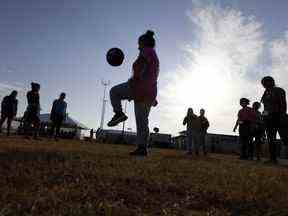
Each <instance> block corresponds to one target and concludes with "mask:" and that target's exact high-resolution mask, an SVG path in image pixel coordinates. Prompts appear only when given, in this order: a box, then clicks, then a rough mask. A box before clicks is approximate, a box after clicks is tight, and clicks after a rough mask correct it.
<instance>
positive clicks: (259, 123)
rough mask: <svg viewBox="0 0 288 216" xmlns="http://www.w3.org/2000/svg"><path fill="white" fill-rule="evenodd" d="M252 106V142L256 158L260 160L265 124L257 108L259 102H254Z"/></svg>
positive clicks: (259, 105)
mask: <svg viewBox="0 0 288 216" xmlns="http://www.w3.org/2000/svg"><path fill="white" fill-rule="evenodd" d="M252 108H253V110H254V112H255V115H256V122H255V125H254V129H253V138H254V142H253V144H254V146H255V150H256V157H257V160H258V161H260V157H261V154H262V143H263V138H265V126H264V121H263V117H262V114H261V112H260V111H259V109H260V108H261V104H260V103H259V102H254V103H253V105H252Z"/></svg>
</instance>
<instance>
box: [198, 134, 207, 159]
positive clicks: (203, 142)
mask: <svg viewBox="0 0 288 216" xmlns="http://www.w3.org/2000/svg"><path fill="white" fill-rule="evenodd" d="M206 134H207V132H206V131H201V132H200V133H199V143H200V146H202V148H203V153H204V154H205V155H206V154H207V150H206Z"/></svg>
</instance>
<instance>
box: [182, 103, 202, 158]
mask: <svg viewBox="0 0 288 216" xmlns="http://www.w3.org/2000/svg"><path fill="white" fill-rule="evenodd" d="M183 125H187V130H186V136H187V145H188V152H187V154H189V155H190V154H192V145H193V147H194V150H195V154H196V155H198V154H199V129H200V122H199V119H198V116H197V115H195V114H194V112H193V109H192V108H189V109H188V111H187V115H186V117H185V118H184V120H183Z"/></svg>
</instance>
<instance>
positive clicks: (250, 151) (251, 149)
mask: <svg viewBox="0 0 288 216" xmlns="http://www.w3.org/2000/svg"><path fill="white" fill-rule="evenodd" d="M247 144H248V158H249V159H250V160H253V159H254V142H253V137H252V136H248V137H247Z"/></svg>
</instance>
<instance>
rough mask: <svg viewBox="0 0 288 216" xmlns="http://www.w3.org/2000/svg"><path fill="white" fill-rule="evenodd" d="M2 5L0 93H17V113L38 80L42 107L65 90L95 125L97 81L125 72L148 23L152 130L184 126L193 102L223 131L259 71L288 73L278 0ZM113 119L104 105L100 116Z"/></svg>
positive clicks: (80, 115) (34, 0)
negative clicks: (112, 60) (154, 70)
mask: <svg viewBox="0 0 288 216" xmlns="http://www.w3.org/2000/svg"><path fill="white" fill-rule="evenodd" d="M0 2H1V4H0V97H2V96H3V95H5V94H6V93H7V92H8V91H10V90H11V89H12V88H17V89H19V90H22V91H23V93H21V94H20V96H19V102H20V104H19V105H20V107H19V108H20V112H19V114H21V113H23V111H24V109H25V106H26V99H25V91H27V89H28V88H29V86H30V82H31V81H38V82H39V83H40V84H41V107H42V113H46V112H48V111H50V107H51V103H52V101H53V100H54V99H55V98H56V97H58V95H59V93H60V92H62V91H65V92H66V93H67V102H68V110H69V114H70V115H71V116H72V117H75V118H76V119H77V120H80V121H81V122H83V123H84V124H86V125H87V126H89V127H94V128H97V127H98V126H99V124H100V117H101V106H102V104H101V103H102V102H101V99H102V93H103V88H102V86H101V80H102V79H104V80H110V82H111V86H112V85H115V84H117V83H120V82H122V81H126V80H127V79H128V78H129V76H130V75H131V64H132V62H133V60H135V58H136V56H137V52H138V50H137V39H138V37H139V36H140V35H141V34H142V33H144V32H145V31H146V30H147V29H152V30H154V31H155V33H156V39H157V53H158V55H159V58H160V65H161V71H160V77H159V97H158V100H159V106H158V107H157V108H155V109H153V110H152V113H151V119H150V126H151V128H153V127H154V126H158V127H160V131H162V132H170V133H173V134H176V133H177V131H179V130H181V129H183V127H182V126H181V119H182V118H183V117H184V115H185V112H186V109H187V107H188V106H192V107H193V108H194V109H195V112H198V110H199V108H201V107H204V108H206V109H207V116H208V117H209V119H210V121H211V124H212V126H211V130H210V131H211V132H222V133H229V132H230V131H231V130H232V129H231V128H232V125H233V124H234V119H235V115H236V112H237V109H239V107H238V98H240V97H241V96H248V97H250V98H251V99H254V98H255V100H256V99H258V98H259V97H260V96H261V94H260V93H261V91H262V89H259V86H258V83H259V79H261V76H262V75H264V74H274V75H275V76H276V77H277V78H278V79H279V80H282V78H283V79H284V75H283V74H285V73H284V72H286V71H285V70H288V69H287V68H286V65H285V64H284V63H285V62H286V59H287V60H288V56H287V54H286V53H285V51H283V47H285V46H287V47H288V42H287V34H286V31H287V28H288V26H287V19H288V14H287V10H288V2H287V1H286V0H277V4H276V3H275V2H276V1H263V0H241V1H240V0H239V1H238V0H232V1H231V0H221V1H200V0H199V1H191V0H181V1H175V0H146V1H135V0H123V1H117V0H105V1H104V0H103V1H100V0H85V1H83V0H49V1H47V0H25V1H23V0H1V1H0ZM115 46H117V47H120V48H121V49H122V50H123V51H124V53H125V61H124V64H123V65H122V66H121V67H118V68H113V67H111V66H109V65H108V64H107V63H106V60H105V54H106V51H107V50H108V49H109V48H111V47H115ZM187 47H189V48H187ZM284 50H286V49H284ZM280 66H281V67H280ZM228 70H229V71H228ZM287 72H288V71H287ZM231 77H232V78H233V79H231ZM235 77H238V78H239V77H240V78H239V79H238V78H235ZM234 78H235V79H234ZM231 82H232V83H233V84H231ZM215 83H216V84H215ZM234 84H235V85H234ZM281 84H283V85H284V86H283V87H285V86H286V85H287V84H288V82H283V83H281ZM219 86H221V87H220V88H218V87H219ZM235 86H236V87H235ZM255 86H256V87H255ZM287 87H288V85H287ZM212 93H214V94H212ZM232 95H233V97H232ZM203 98H205V99H203ZM128 113H129V117H130V118H129V121H128V122H127V127H132V128H133V129H134V128H135V124H134V116H133V105H132V104H131V103H130V104H129V105H128ZM111 115H112V109H111V106H110V104H109V103H108V106H107V112H106V122H107V121H108V120H109V118H110V117H111Z"/></svg>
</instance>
